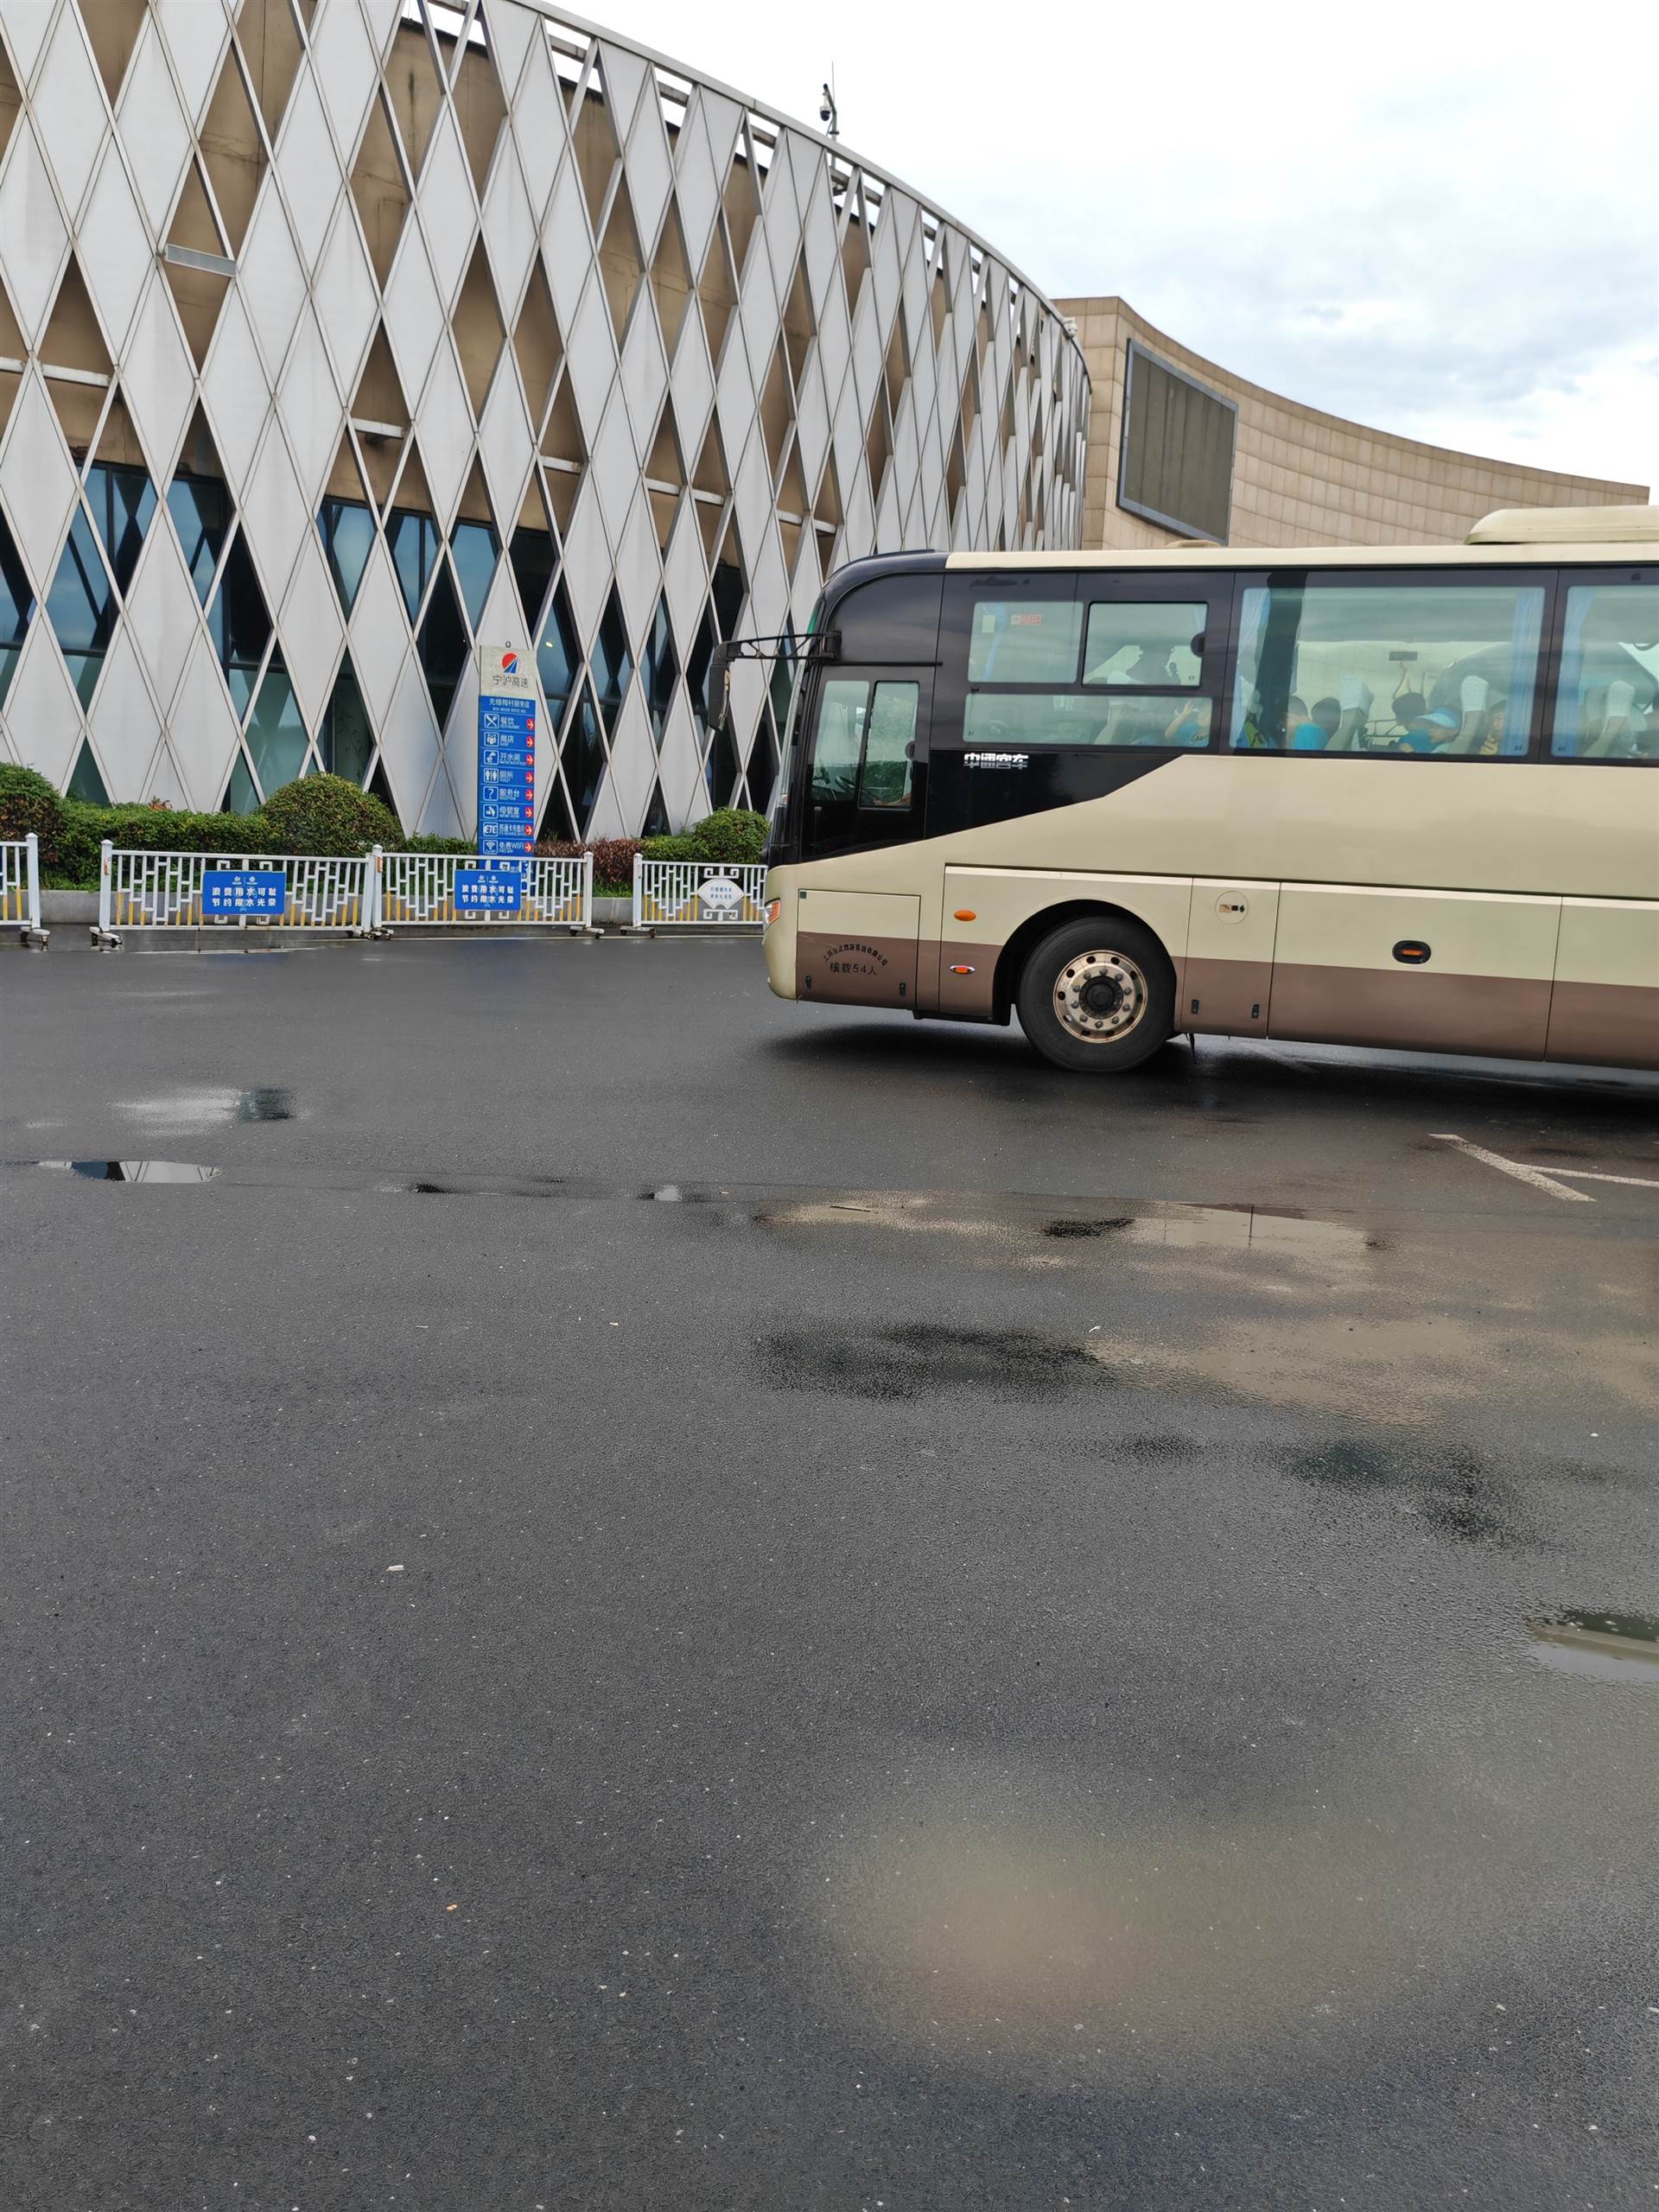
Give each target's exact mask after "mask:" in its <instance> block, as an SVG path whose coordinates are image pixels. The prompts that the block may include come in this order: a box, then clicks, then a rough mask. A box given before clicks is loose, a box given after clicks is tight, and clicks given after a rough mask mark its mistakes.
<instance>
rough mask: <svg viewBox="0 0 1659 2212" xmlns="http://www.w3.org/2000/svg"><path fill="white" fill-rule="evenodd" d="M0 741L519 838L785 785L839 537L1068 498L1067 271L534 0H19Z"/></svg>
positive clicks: (3, 131) (5, 225) (143, 790)
mask: <svg viewBox="0 0 1659 2212" xmlns="http://www.w3.org/2000/svg"><path fill="white" fill-rule="evenodd" d="M0 278H3V290H0V416H3V442H0V754H3V755H4V756H9V757H10V758H13V759H15V760H22V761H24V762H26V763H28V764H29V765H30V766H35V767H38V768H40V769H41V770H43V771H44V772H46V773H47V774H48V775H49V776H51V777H52V778H53V779H54V781H56V782H57V783H58V784H59V785H61V786H64V787H66V788H70V789H73V790H74V791H78V792H79V793H81V794H82V795H84V796H89V797H103V796H106V795H107V796H108V797H110V798H117V799H129V798H131V799H143V798H161V799H164V800H166V801H168V802H169V803H170V804H175V805H187V806H192V807H197V808H205V809H214V808H219V807H227V808H229V809H231V810H247V809H250V808H251V807H252V806H254V805H256V804H257V802H258V800H259V798H260V797H261V796H262V795H263V794H264V793H265V792H268V791H270V790H272V789H273V788H275V786H277V785H279V784H282V783H283V782H286V781H288V780H289V779H291V778H292V777H294V776H296V775H298V774H300V773H301V772H303V771H307V770H308V769H311V768H315V767H322V768H327V769H332V770H334V772H338V773H341V774H344V775H346V776H349V777H351V778H353V779H355V780H358V781H359V782H361V783H364V784H365V785H372V787H373V788H375V789H376V790H378V791H380V792H381V793H382V795H383V796H385V797H386V798H390V799H391V802H392V804H394V805H395V807H396V808H397V812H398V814H399V815H400V817H401V818H402V820H403V822H404V825H405V827H406V828H409V829H421V830H423V831H426V832H429V833H435V834H449V835H454V834H457V833H460V834H463V835H464V834H468V833H470V832H471V830H472V829H473V827H474V803H475V802H474V785H475V752H476V719H477V717H476V713H475V683H476V679H475V673H474V665H475V664H474V652H473V645H474V639H476V638H477V637H478V636H480V635H487V636H488V637H490V638H491V639H503V638H505V639H515V638H521V639H526V640H528V641H529V642H530V643H531V644H532V645H533V648H534V653H533V658H534V660H535V664H536V668H537V678H538V683H539V687H540V690H541V693H542V698H543V713H542V727H543V729H544V730H546V731H548V732H550V733H551V734H553V735H554V736H555V737H556V743H555V744H543V746H540V747H537V809H538V822H539V825H540V832H541V834H542V835H543V836H569V835H572V834H577V835H594V836H601V835H616V834H623V833H628V832H639V831H640V830H643V829H649V828H669V827H677V826H678V825H679V824H680V823H683V822H684V821H686V820H688V819H690V818H692V817H696V815H698V814H700V813H702V812H703V811H705V810H707V808H708V806H709V804H727V803H728V802H736V803H738V804H746V803H747V804H753V805H756V806H759V807H761V808H764V807H765V806H766V804H768V802H769V798H770V796H771V792H772V783H773V780H774V776H775V770H776V765H777V760H778V754H779V735H780V709H781V706H782V694H784V693H785V692H786V690H787V682H786V679H785V682H783V683H781V684H780V683H776V682H774V683H768V682H767V680H766V669H765V668H764V667H763V666H761V665H759V664H740V666H739V667H738V668H737V669H736V670H735V671H734V678H733V686H732V712H731V715H730V717H729V721H728V723H727V724H726V726H724V727H722V728H720V729H718V730H716V729H714V728H711V727H710V725H709V719H708V716H707V713H706V709H705V683H704V679H705V678H706V676H707V672H708V669H709V659H710V656H711V654H712V652H713V649H714V646H715V643H716V641H717V640H718V639H722V638H725V637H728V636H732V635H734V634H740V633H741V634H744V635H755V634H767V635H776V634H786V633H789V632H794V633H797V634H798V633H799V632H800V631H801V630H802V629H803V628H804V626H805V623H806V621H807V619H808V616H809V614H810V609H811V606H812V603H813V601H814V599H815V598H816V596H817V591H818V588H819V584H820V582H821V581H822V578H823V575H825V574H826V573H827V572H828V571H829V569H831V568H833V567H835V566H836V565H838V564H839V563H841V562H842V561H844V560H848V559H851V558H853V557H855V556H858V555H860V554H864V553H868V552H871V551H874V550H897V549H899V548H905V547H918V548H919V547H926V546H933V547H942V546H947V545H949V546H957V547H969V546H986V547H1005V548H1006V547H1021V546H1023V547H1038V546H1045V545H1050V546H1071V545H1075V544H1076V543H1077V541H1078V533H1079V526H1080V520H1081V494H1082V486H1083V480H1084V435H1085V429H1086V424H1087V419H1088V408H1089V385H1088V378H1087V375H1086V372H1085V370H1084V363H1083V358H1082V355H1081V353H1080V352H1079V350H1078V347H1077V344H1076V342H1075V340H1074V339H1073V338H1072V336H1071V334H1070V333H1069V332H1068V330H1067V328H1066V327H1065V323H1064V322H1063V321H1062V320H1061V319H1060V318H1059V317H1058V315H1056V313H1055V312H1054V310H1053V308H1052V307H1051V305H1050V304H1049V302H1047V301H1046V300H1045V299H1043V298H1042V297H1041V296H1039V294H1038V293H1037V292H1035V291H1034V290H1033V288H1032V287H1031V286H1030V284H1029V283H1027V282H1025V281H1024V280H1023V279H1022V278H1020V277H1019V275H1018V274H1017V272H1015V271H1014V270H1011V269H1010V268H1009V267H1008V266H1007V264H1006V263H1004V262H1001V261H1000V260H999V259H998V258H997V257H996V256H995V253H994V252H993V251H991V249H990V248H989V247H988V246H987V245H985V244H983V243H982V241H981V240H979V239H978V238H975V237H973V236H972V235H970V234H969V232H966V231H964V230H963V229H962V228H961V227H960V226H958V225H957V224H955V223H954V222H952V221H951V220H950V219H949V217H947V216H946V215H945V214H944V213H942V212H941V211H940V210H939V209H938V208H936V207H931V206H930V205H929V204H928V203H927V202H925V200H920V199H918V197H917V196H916V195H915V194H913V193H911V192H909V191H907V190H906V189H905V188H904V187H903V186H902V185H900V184H899V183H898V182H897V181H895V180H894V179H893V178H892V177H890V176H887V175H885V174H883V173H881V172H880V171H878V170H875V169H874V168H871V167H870V166H869V165H868V164H867V163H862V162H859V161H858V160H857V159H855V157H854V156H850V155H848V154H845V153H843V152H842V151H841V150H840V149H839V148H838V147H837V146H836V145H835V144H833V143H830V142H829V141H826V140H824V139H822V138H820V137H817V135H816V134H815V133H813V132H812V131H810V130H804V129H803V128H801V127H800V126H798V125H797V124H792V123H791V122H788V121H787V120H786V119H785V118H783V117H781V116H779V115H776V114H774V113H772V112H770V111H766V110H764V109H762V108H760V107H759V106H758V105H756V104H755V103H754V102H753V101H747V100H745V99H742V98H741V97H740V96H738V95H736V94H734V93H732V92H729V91H728V90H726V89H725V88H724V87H722V86H717V85H715V84H713V83H711V82H709V81H707V80H703V79H697V78H695V77H693V76H690V75H689V74H686V73H682V72H680V71H679V70H678V69H677V67H676V66H675V65H671V64H669V63H667V62H665V61H664V60H661V59H660V58H659V57H658V56H655V55H652V54H647V53H645V52H643V51H641V50H640V49H639V48H634V47H632V46H630V45H628V44H627V43H626V41H621V40H619V39H616V38H613V36H612V35H610V34H609V33H607V32H601V31H597V30H595V29H593V28H592V27H591V26H588V25H585V24H582V23H579V22H573V21H572V19H570V18H569V17H568V16H556V15H554V14H553V13H551V12H550V10H549V9H548V8H547V7H546V6H545V5H543V4H538V0H459V3H458V4H457V5H456V6H454V7H453V8H450V7H444V6H440V5H438V4H436V0H222V4H221V0H0Z"/></svg>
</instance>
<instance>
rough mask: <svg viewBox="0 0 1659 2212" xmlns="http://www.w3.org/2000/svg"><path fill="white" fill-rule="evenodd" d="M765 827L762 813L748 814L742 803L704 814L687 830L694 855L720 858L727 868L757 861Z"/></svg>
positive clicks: (713, 858) (765, 823) (763, 846)
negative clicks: (694, 849) (693, 848)
mask: <svg viewBox="0 0 1659 2212" xmlns="http://www.w3.org/2000/svg"><path fill="white" fill-rule="evenodd" d="M768 827H769V825H768V823H767V821H766V816H765V815H764V814H751V813H750V812H749V811H748V810H747V808H746V807H741V806H722V807H718V808H716V810H715V812H714V813H713V814H705V815H704V816H703V817H702V821H701V822H699V823H697V824H696V827H695V828H694V829H692V831H691V833H690V836H691V842H692V843H693V844H694V845H695V846H696V858H697V859H698V860H700V861H723V862H724V863H725V864H726V865H727V866H728V867H732V866H734V865H735V864H738V863H741V862H742V861H758V860H759V859H760V855H761V854H762V853H763V852H764V851H765V850H766V835H767V829H768Z"/></svg>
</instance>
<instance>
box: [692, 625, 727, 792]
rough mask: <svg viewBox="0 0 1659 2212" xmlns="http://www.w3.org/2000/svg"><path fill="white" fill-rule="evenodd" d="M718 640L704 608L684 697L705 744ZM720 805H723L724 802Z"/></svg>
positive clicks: (693, 645)
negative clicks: (711, 682)
mask: <svg viewBox="0 0 1659 2212" xmlns="http://www.w3.org/2000/svg"><path fill="white" fill-rule="evenodd" d="M718 642H719V640H718V639H716V637H715V618H714V614H713V613H712V611H711V610H710V609H709V607H704V608H703V610H702V620H701V621H699V623H698V624H697V634H696V637H695V638H694V639H692V642H691V652H690V658H689V659H688V660H687V662H686V664H685V690H686V696H687V697H688V698H689V699H690V702H691V712H692V714H693V715H694V716H695V717H696V725H697V729H698V731H699V733H700V734H701V735H702V738H703V740H704V741H705V742H706V741H707V740H708V737H709V664H710V662H711V661H712V660H713V658H714V655H715V645H716V644H717V643H718ZM720 804H724V801H723V800H722V801H721V802H720Z"/></svg>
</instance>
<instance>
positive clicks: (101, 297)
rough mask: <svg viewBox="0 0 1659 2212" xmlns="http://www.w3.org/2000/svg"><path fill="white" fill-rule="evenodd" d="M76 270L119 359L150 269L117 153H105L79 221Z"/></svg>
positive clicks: (145, 242) (146, 241) (146, 244)
mask: <svg viewBox="0 0 1659 2212" xmlns="http://www.w3.org/2000/svg"><path fill="white" fill-rule="evenodd" d="M79 245H80V273H81V275H82V276H83V277H85V278H86V289H87V290H88V291H89V292H90V293H91V294H92V305H93V307H94V308H97V310H98V315H99V321H101V322H102V323H103V325H104V328H105V331H106V332H107V333H108V335H109V340H110V351H111V353H113V354H114V355H115V356H116V357H117V358H119V357H120V354H121V353H122V351H123V349H124V346H125V343H126V336H127V331H128V329H129V327H130V325H131V322H132V311H133V309H134V308H136V307H137V304H138V295H139V294H140V292H142V291H143V286H144V278H145V277H146V276H147V275H148V273H149V258H150V254H149V239H148V238H146V237H145V235H144V221H143V216H142V215H141V214H140V213H139V212H138V208H137V203H136V202H135V200H134V199H133V196H132V187H131V186H130V184H129V183H128V182H127V172H126V170H125V168H124V166H123V165H122V161H121V156H120V152H119V150H118V148H116V147H115V146H113V145H112V146H111V147H110V148H109V149H107V150H106V152H105V156H104V159H103V162H102V163H101V165H100V167H99V172H98V182H97V183H96V184H95V185H94V186H93V187H92V197H91V198H90V199H89V200H88V201H87V203H86V215H85V216H84V218H83V219H82V221H81V226H80V241H79Z"/></svg>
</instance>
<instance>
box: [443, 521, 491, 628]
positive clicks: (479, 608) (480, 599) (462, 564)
mask: <svg viewBox="0 0 1659 2212" xmlns="http://www.w3.org/2000/svg"><path fill="white" fill-rule="evenodd" d="M449 550H450V552H451V554H452V555H453V556H454V563H455V574H456V575H458V576H459V577H460V578H461V598H462V600H463V601H465V603H466V607H467V620H468V621H469V622H470V623H471V624H472V626H473V628H474V631H476V630H477V628H478V625H479V618H480V616H481V615H482V613H483V612H484V601H485V599H486V596H487V595H488V593H489V588H490V580H491V578H492V577H493V575H494V574H495V564H496V562H497V560H498V558H499V556H500V552H501V541H500V539H499V537H497V536H496V534H495V531H494V527H493V524H489V523H487V522H458V523H457V524H455V526H454V530H453V531H451V532H450V535H449Z"/></svg>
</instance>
